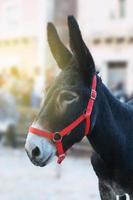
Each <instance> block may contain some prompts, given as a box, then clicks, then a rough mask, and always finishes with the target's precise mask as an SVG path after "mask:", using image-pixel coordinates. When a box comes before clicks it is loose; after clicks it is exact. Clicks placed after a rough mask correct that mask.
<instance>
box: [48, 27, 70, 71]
mask: <svg viewBox="0 0 133 200" xmlns="http://www.w3.org/2000/svg"><path fill="white" fill-rule="evenodd" d="M47 36H48V43H49V46H50V50H51V52H52V54H53V56H54V58H55V60H56V62H57V64H58V65H59V67H60V68H61V69H64V68H65V67H67V66H68V65H69V63H70V62H71V59H72V54H71V53H70V52H69V50H68V49H67V48H66V47H65V46H64V44H63V43H62V42H61V40H60V38H59V36H58V34H57V31H56V28H55V27H54V25H53V24H52V23H48V25H47Z"/></svg>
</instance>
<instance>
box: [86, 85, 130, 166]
mask: <svg viewBox="0 0 133 200" xmlns="http://www.w3.org/2000/svg"><path fill="white" fill-rule="evenodd" d="M97 93H98V97H97V102H96V106H95V107H97V108H95V109H98V112H97V118H96V122H95V126H94V128H93V130H92V133H91V135H90V137H89V140H90V143H91V144H92V146H93V148H94V149H95V151H96V152H97V153H98V154H99V155H100V156H101V158H102V159H103V160H104V161H105V162H106V163H108V164H111V166H114V165H115V166H123V168H132V169H133V145H132V142H133V124H132V123H133V107H131V106H129V105H128V104H124V103H121V102H119V101H118V100H117V99H116V98H115V97H114V96H113V95H112V94H111V92H109V90H108V89H107V88H106V87H105V86H104V84H102V85H101V86H99V87H98V88H97ZM131 141H132V142H131ZM129 159H130V161H128V160H129ZM127 165H130V166H127Z"/></svg>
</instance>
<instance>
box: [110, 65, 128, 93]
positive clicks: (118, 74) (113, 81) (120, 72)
mask: <svg viewBox="0 0 133 200" xmlns="http://www.w3.org/2000/svg"><path fill="white" fill-rule="evenodd" d="M126 71H127V63H126V62H125V61H122V62H121V61H120V62H119V61H118V62H109V63H108V86H109V88H110V89H112V88H115V87H116V86H117V85H118V84H120V83H122V84H125V82H126Z"/></svg>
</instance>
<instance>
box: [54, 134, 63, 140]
mask: <svg viewBox="0 0 133 200" xmlns="http://www.w3.org/2000/svg"><path fill="white" fill-rule="evenodd" d="M61 140H62V136H61V135H60V133H59V132H55V134H54V137H53V142H57V141H58V142H59V141H61Z"/></svg>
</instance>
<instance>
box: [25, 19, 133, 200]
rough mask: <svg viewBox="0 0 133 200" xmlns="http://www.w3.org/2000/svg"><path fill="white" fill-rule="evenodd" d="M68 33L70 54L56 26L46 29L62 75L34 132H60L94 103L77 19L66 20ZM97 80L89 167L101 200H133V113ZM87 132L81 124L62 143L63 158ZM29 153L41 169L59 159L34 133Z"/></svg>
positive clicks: (87, 53)
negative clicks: (89, 104)
mask: <svg viewBox="0 0 133 200" xmlns="http://www.w3.org/2000/svg"><path fill="white" fill-rule="evenodd" d="M68 27H69V37H70V47H71V51H69V50H68V49H67V48H66V47H65V46H64V44H63V43H62V42H61V40H60V38H59V36H58V34H57V31H56V29H55V27H54V25H53V24H52V23H48V27H47V29H48V31H47V32H48V42H49V46H50V49H51V52H52V54H53V56H54V58H55V60H56V62H57V64H58V66H59V67H60V69H61V72H60V74H59V75H58V76H57V78H56V79H55V80H54V81H53V83H52V84H51V86H50V88H49V89H48V91H47V94H46V97H45V99H44V101H43V105H42V107H41V109H40V112H39V114H38V116H37V117H36V119H35V120H34V122H33V124H32V127H34V128H36V129H41V130H44V131H49V132H51V131H52V132H58V131H59V130H61V129H63V128H64V127H66V126H67V125H69V124H71V122H73V121H74V120H75V119H76V118H77V117H78V116H80V115H81V114H82V113H84V111H85V110H86V107H87V103H88V100H89V99H90V95H91V84H92V79H93V76H94V75H95V74H96V68H95V63H94V60H93V57H92V55H91V53H90V51H89V50H88V48H87V47H86V45H85V43H84V41H83V39H82V35H81V32H80V29H79V26H78V24H77V22H76V20H75V18H74V17H73V16H69V17H68ZM96 79H97V87H96V91H97V97H96V100H95V103H94V107H93V110H92V114H91V117H90V130H89V133H88V135H87V139H88V140H89V141H90V143H91V145H92V147H93V149H94V153H93V154H92V157H91V163H92V165H93V168H94V171H95V173H96V175H97V177H98V180H99V191H100V196H101V199H102V200H115V199H120V198H121V199H126V198H128V197H129V196H130V199H131V200H133V124H132V122H133V107H132V106H131V105H130V104H126V103H121V102H120V101H119V100H117V99H116V98H115V97H114V96H113V95H112V93H111V92H110V91H109V90H108V89H107V87H106V86H105V85H104V84H103V83H102V81H101V79H100V77H99V76H98V75H96ZM85 126H86V122H85V121H82V122H81V123H80V124H79V125H78V126H77V127H75V128H74V129H73V130H72V131H70V132H69V133H68V134H67V135H65V136H64V137H63V138H62V145H63V150H64V151H65V152H66V151H67V150H68V149H69V148H70V147H71V146H72V145H73V144H75V143H77V142H80V141H81V140H82V138H83V137H84V129H85ZM25 149H26V152H27V154H28V156H29V158H30V160H31V161H32V163H33V164H35V165H38V166H41V167H42V166H45V165H47V164H48V163H49V162H50V161H51V160H52V159H53V157H54V156H56V146H55V144H54V142H53V141H51V140H49V139H47V138H44V137H41V136H38V135H36V134H33V133H32V132H30V131H29V133H28V136H27V139H26V144H25ZM121 195H123V196H121ZM120 196H121V197H120Z"/></svg>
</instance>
